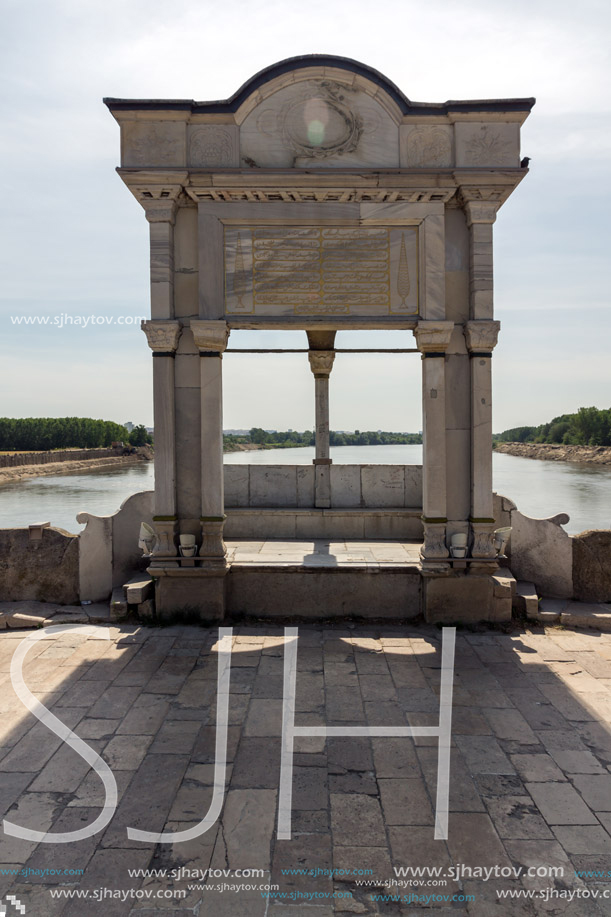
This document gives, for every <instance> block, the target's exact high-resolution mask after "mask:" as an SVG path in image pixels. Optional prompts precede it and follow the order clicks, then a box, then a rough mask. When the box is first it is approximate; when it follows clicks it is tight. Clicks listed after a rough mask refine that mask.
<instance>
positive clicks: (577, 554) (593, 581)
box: [573, 529, 611, 602]
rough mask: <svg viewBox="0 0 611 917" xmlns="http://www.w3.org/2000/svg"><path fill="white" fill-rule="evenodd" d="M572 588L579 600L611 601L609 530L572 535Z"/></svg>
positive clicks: (610, 532)
mask: <svg viewBox="0 0 611 917" xmlns="http://www.w3.org/2000/svg"><path fill="white" fill-rule="evenodd" d="M573 590H574V596H575V598H576V599H578V600H579V601H580V602H611V530H609V529H593V530H590V531H586V532H581V533H580V534H579V535H575V536H574V537H573Z"/></svg>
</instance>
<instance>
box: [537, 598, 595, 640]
mask: <svg viewBox="0 0 611 917" xmlns="http://www.w3.org/2000/svg"><path fill="white" fill-rule="evenodd" d="M529 617H530V615H529ZM533 617H534V616H533ZM536 620H537V621H539V622H540V623H541V624H561V625H562V626H563V627H577V628H591V629H592V630H600V631H605V632H607V633H611V604H604V603H602V602H601V603H595V602H592V603H587V602H574V601H572V600H571V599H546V598H544V599H541V601H540V603H539V610H538V614H537V616H536Z"/></svg>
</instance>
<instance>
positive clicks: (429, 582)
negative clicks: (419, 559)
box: [424, 575, 511, 624]
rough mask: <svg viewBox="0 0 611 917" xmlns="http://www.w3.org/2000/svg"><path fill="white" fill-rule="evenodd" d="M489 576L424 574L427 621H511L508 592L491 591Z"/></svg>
mask: <svg viewBox="0 0 611 917" xmlns="http://www.w3.org/2000/svg"><path fill="white" fill-rule="evenodd" d="M494 585H495V580H494V578H493V577H492V576H486V575H483V576H473V575H468V576H463V575H457V576H443V577H426V578H425V580H424V615H425V618H426V620H427V621H428V622H429V623H445V624H452V623H454V622H457V621H461V622H463V623H466V622H476V621H510V620H511V594H508V595H507V596H502V597H499V596H495V595H494Z"/></svg>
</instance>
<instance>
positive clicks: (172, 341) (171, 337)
mask: <svg viewBox="0 0 611 917" xmlns="http://www.w3.org/2000/svg"><path fill="white" fill-rule="evenodd" d="M142 330H143V331H144V333H145V334H146V338H147V341H148V345H149V347H150V348H151V350H152V351H153V412H154V424H155V504H154V513H155V514H154V516H153V523H154V527H155V532H156V534H157V543H156V545H155V548H154V550H153V554H154V555H156V556H161V557H176V555H177V553H178V552H177V549H176V543H175V541H176V538H175V536H176V530H177V517H176V409H175V401H174V357H175V354H176V348H177V346H178V339H179V337H180V332H181V324H180V322H178V321H172V320H170V321H144V322H142Z"/></svg>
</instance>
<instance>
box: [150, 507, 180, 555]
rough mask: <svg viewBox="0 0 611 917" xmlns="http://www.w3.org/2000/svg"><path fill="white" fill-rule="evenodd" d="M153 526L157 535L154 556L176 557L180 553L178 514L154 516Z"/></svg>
mask: <svg viewBox="0 0 611 917" xmlns="http://www.w3.org/2000/svg"><path fill="white" fill-rule="evenodd" d="M153 528H154V529H155V534H156V536H157V542H156V544H155V547H154V548H153V552H152V553H153V557H155V558H158V557H176V556H177V555H178V548H177V546H176V536H177V534H178V519H177V518H176V516H153Z"/></svg>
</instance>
